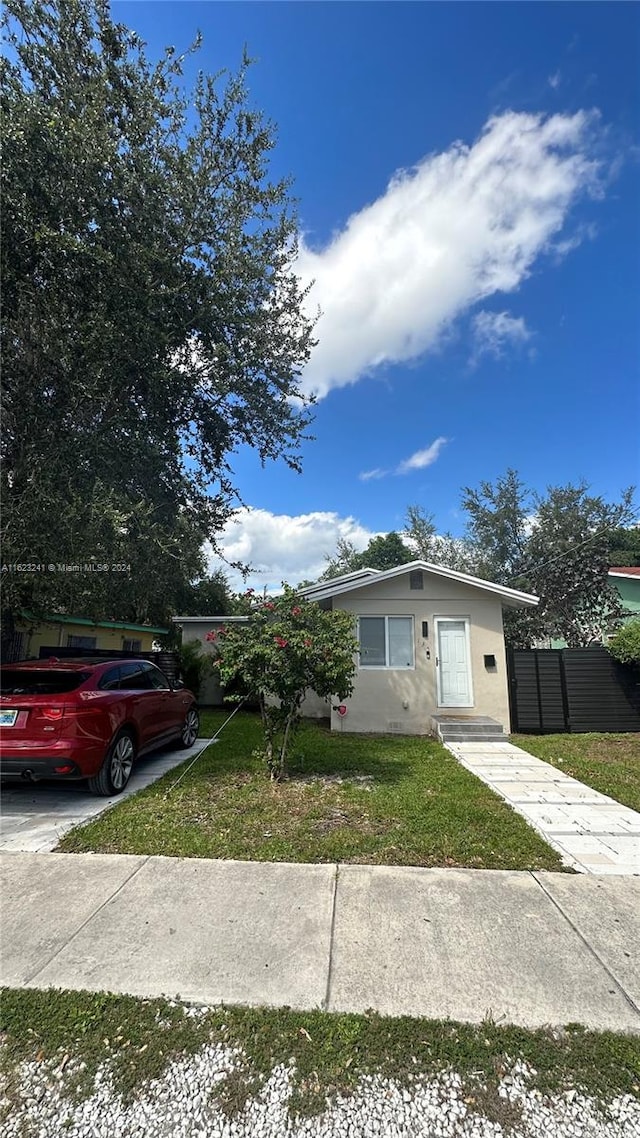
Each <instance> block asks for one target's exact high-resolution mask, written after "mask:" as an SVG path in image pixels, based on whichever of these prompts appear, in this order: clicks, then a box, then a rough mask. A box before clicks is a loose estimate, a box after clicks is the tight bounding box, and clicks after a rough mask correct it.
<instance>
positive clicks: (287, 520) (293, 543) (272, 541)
mask: <svg viewBox="0 0 640 1138" xmlns="http://www.w3.org/2000/svg"><path fill="white" fill-rule="evenodd" d="M376 532H379V531H372V530H368V529H367V528H366V526H363V525H361V524H360V522H358V521H357V520H356V519H355V518H352V517H346V518H345V517H341V516H340V515H339V514H337V513H334V512H333V511H329V510H326V511H316V512H314V513H310V514H297V515H295V514H294V515H291V514H272V513H271V512H270V511H269V510H257V509H251V508H250V507H247V508H245V509H242V510H239V511H238V513H237V514H236V515H235V517H234V518H233V519H231V521H229V522H228V523H227V525H226V526H225V528H224V531H223V533H222V535H221V538H220V542H219V544H220V548H221V550H222V552H223V553H224V555H225V557H226V558H227V559H228V560H229V561H241V562H242V563H243V564H245V565H247V564H250V565H251V566H252V567H253V568H252V571H251V572H250V574H249V576H248V578H247V581H246V583H245V581H244V580H243V577H242V575H241V574H240V573H239V572H238V571H236V570H230V569H229V568H228V567H227V566H226V565H225V564H224V563H222V564H221V563H220V560H219V559H218V558H217V557H215V556H214V555H213V554H212V552H211V550H209V569H210V570H213V569H220V568H221V569H222V570H223V571H224V572H225V573H227V575H228V577H229V580H230V583H231V587H232V589H234V590H242V589H244V588H246V587H247V585H251V586H252V587H253V588H257V589H262V588H263V587H264V586H265V585H266V586H267V588H269V589H277V588H279V587H280V585H281V583H282V582H283V581H287V582H288V583H289V584H291V585H295V584H297V583H298V582H299V581H303V580H315V579H316V578H318V577H319V576H320V574H321V573H322V572H323V571H324V570H325V569H326V561H325V558H326V555H327V554H333V553H334V552H335V549H336V546H337V544H338V539H339V538H344V539H345V540H347V541H350V542H352V543H353V545H354V546H355V547H356V549H357V550H359V551H360V550H362V549H364V548H365V547H366V546H367V545H368V544H369V541H370V540H371V538H372V537H375V536H376Z"/></svg>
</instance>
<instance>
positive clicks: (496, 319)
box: [471, 312, 532, 362]
mask: <svg viewBox="0 0 640 1138" xmlns="http://www.w3.org/2000/svg"><path fill="white" fill-rule="evenodd" d="M471 323H472V328H473V336H474V341H475V349H474V353H473V356H472V361H473V362H475V361H477V360H478V359H479V358H480V356H494V357H495V358H496V359H499V358H500V357H501V356H502V355H503V354H504V349H505V347H506V346H507V345H515V346H518V345H520V346H522V345H523V344H526V342H527V340H530V339H531V335H532V333H531V332H530V330H529V329H528V328H527V325H526V321H525V320H524V317H522V316H511V314H510V313H509V312H477V313H476V315H475V316H474V318H473V320H472V322H471Z"/></svg>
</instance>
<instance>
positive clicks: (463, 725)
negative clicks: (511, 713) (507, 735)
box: [438, 719, 504, 735]
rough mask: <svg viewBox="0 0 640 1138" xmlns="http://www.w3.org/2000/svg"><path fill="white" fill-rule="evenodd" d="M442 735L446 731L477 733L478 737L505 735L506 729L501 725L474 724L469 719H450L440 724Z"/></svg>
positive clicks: (439, 728)
mask: <svg viewBox="0 0 640 1138" xmlns="http://www.w3.org/2000/svg"><path fill="white" fill-rule="evenodd" d="M438 730H439V731H440V732H441V734H444V732H446V731H475V732H476V734H478V735H496V734H497V735H503V734H504V729H503V727H502V726H501V724H500V723H474V722H473V720H468V719H448V720H446V722H442V721H441V722H440V723H438Z"/></svg>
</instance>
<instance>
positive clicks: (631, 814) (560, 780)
mask: <svg viewBox="0 0 640 1138" xmlns="http://www.w3.org/2000/svg"><path fill="white" fill-rule="evenodd" d="M446 746H447V747H448V749H449V750H450V751H451V752H452V753H453V754H454V755H455V756H456V758H457V759H458V761H459V762H460V763H462V765H463V766H465V767H466V768H467V770H470V771H471V773H472V774H474V775H476V777H477V778H480V779H482V781H483V782H485V783H486V784H487V786H490V787H491V789H492V790H495V792H496V794H499V795H501V797H502V798H504V799H505V800H506V801H507V802H508V803H509V805H510V806H512V807H513V809H514V810H515V811H517V813H518V814H521V815H522V817H523V818H526V820H527V822H529V824H530V825H532V826H533V827H534V828H535V829H536V830H537V831H538V832H539V833H540V834H542V836H543V838H544V839H545V841H547V842H548V843H549V845H550V846H553V848H554V849H555V850H557V851H558V852H559V853H560V854H561V856H562V858H563V860H564V862H565V864H567V865H570V866H571V867H572V868H574V869H577V870H578V871H579V872H581V873H594V874H623V875H627V874H640V814H639V813H638V812H637V811H636V810H630V809H629V807H628V806H623V805H622V804H621V803H619V802H616V801H615V799H613V798H609V797H608V795H606V794H600V793H599V792H598V791H597V790H594V789H593V788H592V787H590V786H586V785H585V784H584V783H582V782H580V781H579V780H578V779H575V778H573V777H571V776H570V775H566V774H564V772H563V771H561V770H558V768H557V767H554V766H551V764H550V763H545V762H544V761H543V760H542V759H538V758H536V757H535V756H533V755H529V754H527V752H526V751H523V750H521V748H520V747H516V746H515V745H514V744H513V743H494V742H487V743H448V744H446Z"/></svg>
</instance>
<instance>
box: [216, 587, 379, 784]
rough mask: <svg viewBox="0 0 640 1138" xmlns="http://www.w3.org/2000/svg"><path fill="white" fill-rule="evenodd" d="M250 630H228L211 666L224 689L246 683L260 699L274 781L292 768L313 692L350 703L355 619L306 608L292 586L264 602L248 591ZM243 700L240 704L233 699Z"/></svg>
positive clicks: (242, 627) (314, 606)
mask: <svg viewBox="0 0 640 1138" xmlns="http://www.w3.org/2000/svg"><path fill="white" fill-rule="evenodd" d="M243 600H244V602H245V603H246V604H247V605H248V607H249V613H250V619H249V621H248V623H247V624H243V625H239V626H238V625H229V626H227V627H225V628H221V629H219V630H218V632H217V634H216V633H209V634H208V636H207V639H210V640H213V639H214V638H215V643H216V648H217V655H216V656H215V657H214V658H213V665H214V667H215V668H217V670H218V672H219V674H220V680H221V683H222V685H223V686H228V685H230V684H232V683H233V682H234V681H238V680H240V681H241V683H242V684H243V686H244V688H245V689H246V690H247V691H248V692H250V693H251V694H253V695H254V696H256V697H257V699H258V703H259V706H260V714H261V716H262V726H263V730H264V741H265V746H264V756H265V759H266V762H267V767H268V769H269V772H270V775H271V778H272V779H273V780H276V781H277V780H279V779H281V778H282V777H283V775H284V773H285V768H286V759H287V752H288V749H289V746H290V744H291V740H292V737H293V734H294V732H295V729H296V727H297V725H298V723H299V721H300V708H301V705H302V701H303V699H304V697H305V693H306V692H307V690H308V689H311V690H312V691H315V692H316V693H317V694H318V695H319V696H320V697H321V698H322V699H331V698H335V699H338V700H343V699H346V697H347V696H349V695H351V692H352V691H353V675H354V671H355V653H356V652H357V649H358V644H357V641H356V639H355V637H354V630H353V617H352V616H351V615H350V614H349V613H345V612H340V611H336V612H332V611H326V610H324V609H321V608H319V606H318V605H317V604H314V603H313V602H310V601H307V600H305V599H304V598H303V597H301V596H300V595H299V594H298V593H296V592H295V590H294V589H291V588H290V587H289V586H288V585H285V586H284V591H283V592H282V593H281V594H280V595H279V596H277V597H272V598H270V599H269V600H267V601H265V600H264V599H263V598H261V597H259V596H258V597H257V596H255V595H254V594H253V590H247V592H246V593H245V594H244V597H243ZM231 698H234V699H240V698H241V697H240V696H234V697H231Z"/></svg>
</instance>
